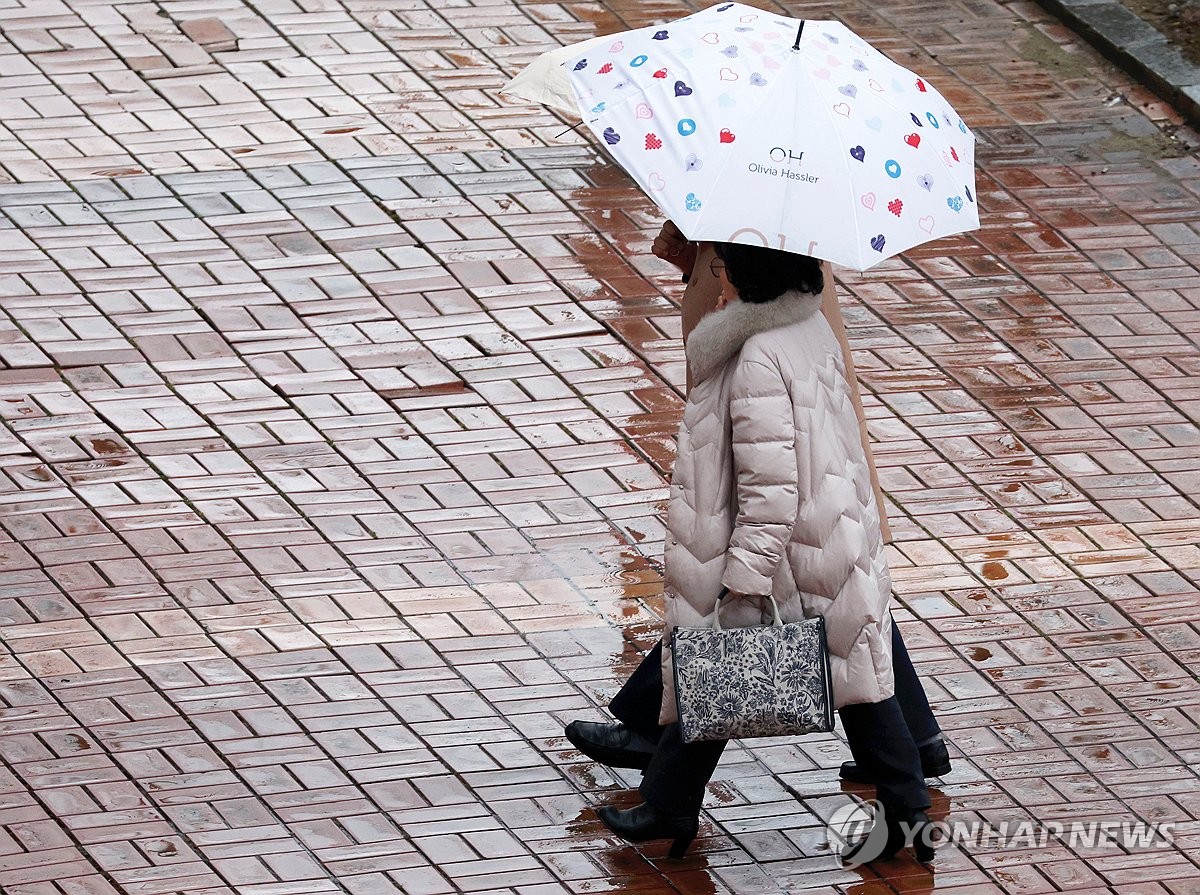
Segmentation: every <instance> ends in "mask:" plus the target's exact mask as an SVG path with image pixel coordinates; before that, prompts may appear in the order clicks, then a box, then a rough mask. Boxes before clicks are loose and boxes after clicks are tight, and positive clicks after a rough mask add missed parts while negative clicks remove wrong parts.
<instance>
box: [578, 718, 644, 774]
mask: <svg viewBox="0 0 1200 895" xmlns="http://www.w3.org/2000/svg"><path fill="white" fill-rule="evenodd" d="M566 734H567V739H568V740H570V741H571V745H572V746H574V747H575V748H576V749H578V750H579V751H580V752H582V753H583V754H584V755H586V756H587V757H588V758H590V759H592V760H593V761H597V762H599V763H600V764H603V765H608V766H609V767H610V768H635V769H636V770H639V771H644V770H646V767H647V766H648V765H649V764H650V757H651V756H652V755H654V743H652V742H650V741H649V740H647V739H646V738H645V737H643V736H639V735H638V734H636V733H634V732H633V731H632V730H630V729H629V728H628V727H626V726H625V725H624V724H621V723H620V722H615V723H612V724H602V723H600V722H597V721H572V722H571V723H570V724H568V725H567V729H566Z"/></svg>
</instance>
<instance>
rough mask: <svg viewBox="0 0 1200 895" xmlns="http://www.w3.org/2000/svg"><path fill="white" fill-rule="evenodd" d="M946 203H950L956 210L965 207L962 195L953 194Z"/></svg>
mask: <svg viewBox="0 0 1200 895" xmlns="http://www.w3.org/2000/svg"><path fill="white" fill-rule="evenodd" d="M946 204H947V205H949V206H950V207H951V208H953V209H954V210H955V211H962V209H963V200H962V196H951V197H950V198H949V199H947V200H946Z"/></svg>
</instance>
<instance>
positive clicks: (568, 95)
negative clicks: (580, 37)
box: [501, 36, 612, 116]
mask: <svg viewBox="0 0 1200 895" xmlns="http://www.w3.org/2000/svg"><path fill="white" fill-rule="evenodd" d="M602 44H603V45H604V46H609V45H611V44H612V39H611V38H609V37H607V36H604V37H592V38H589V39H588V40H584V41H580V42H579V43H576V44H571V45H570V46H568V47H558V48H556V49H553V50H550V51H548V52H545V53H542V55H540V56H538V57H537V59H535V60H533V62H531V63H529V65H527V66H525V68H523V69H521V71H520V73H519V74H518V75H517V76H516V77H515V78H513V79H512V80H511V81H509V82H508V83H507V84H505V85H504V86H503V87H502V88H501V92H502V93H510V94H512V95H513V96H517V97H520V98H521V99H524V100H528V101H529V102H531V103H541V104H542V105H543V106H549V107H550V108H552V109H557V110H558V111H559V112H566V113H567V114H568V115H575V116H579V115H580V110H579V100H578V99H577V98H576V97H575V88H574V87H572V86H571V78H570V77H569V76H568V75H567V72H568V70H569V69H568V67H566V65H565V63H566V62H567V61H568V60H569V61H570V62H571V65H572V66H573V65H574V64H575V60H576V59H577V58H578V56H579V54H580V53H588V52H591V51H592V49H594V48H596V47H599V46H600V45H602Z"/></svg>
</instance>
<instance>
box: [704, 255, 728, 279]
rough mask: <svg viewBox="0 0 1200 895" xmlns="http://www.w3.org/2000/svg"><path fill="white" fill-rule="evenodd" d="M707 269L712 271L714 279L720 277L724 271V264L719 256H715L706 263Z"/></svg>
mask: <svg viewBox="0 0 1200 895" xmlns="http://www.w3.org/2000/svg"><path fill="white" fill-rule="evenodd" d="M708 269H709V270H711V271H712V275H713V276H714V277H720V276H721V272H722V271H723V270H725V262H724V261H722V260H721V258H720V256H717V257H715V258H713V259H712V260H711V261H709V262H708Z"/></svg>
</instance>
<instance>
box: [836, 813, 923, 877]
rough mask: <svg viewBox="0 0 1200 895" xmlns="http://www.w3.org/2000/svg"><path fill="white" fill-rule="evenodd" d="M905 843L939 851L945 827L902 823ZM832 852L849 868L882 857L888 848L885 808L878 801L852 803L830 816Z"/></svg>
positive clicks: (901, 827)
mask: <svg viewBox="0 0 1200 895" xmlns="http://www.w3.org/2000/svg"><path fill="white" fill-rule="evenodd" d="M900 829H901V832H903V834H904V844H905V845H913V844H914V843H915V842H917V841H920V842H921V843H923V844H927V845H929V846H930V847H931V848H937V847H938V846H939V845H941V842H942V838H943V831H944V826H943V825H939V824H930V823H924V824H914V825H907V824H904V823H901V824H900ZM826 838H827V840H828V842H829V849H830V851H832V852H833V853H834V854H835V855H837V856H838V857H839V858H840V859H841V861H842V863H843V864H845V865H846V866H848V867H861V866H863V865H864V864H870V863H871V862H872V861H874V860H876V859H877V858H879V857H880V856H881V855H883V854H884V852H885V851H887V849H888V840H889V838H890V837H889V835H888V829H887V825H886V824H884V822H883V806H882V805H880V804H879V802H876V801H868V802H860V801H858V800H855V801H852V802H851V803H850V804H849V805H843V806H842V807H841V808H839V809H838V810H837V811H835V812H833V814H832V815H830V817H829V825H828V831H827V836H826Z"/></svg>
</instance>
